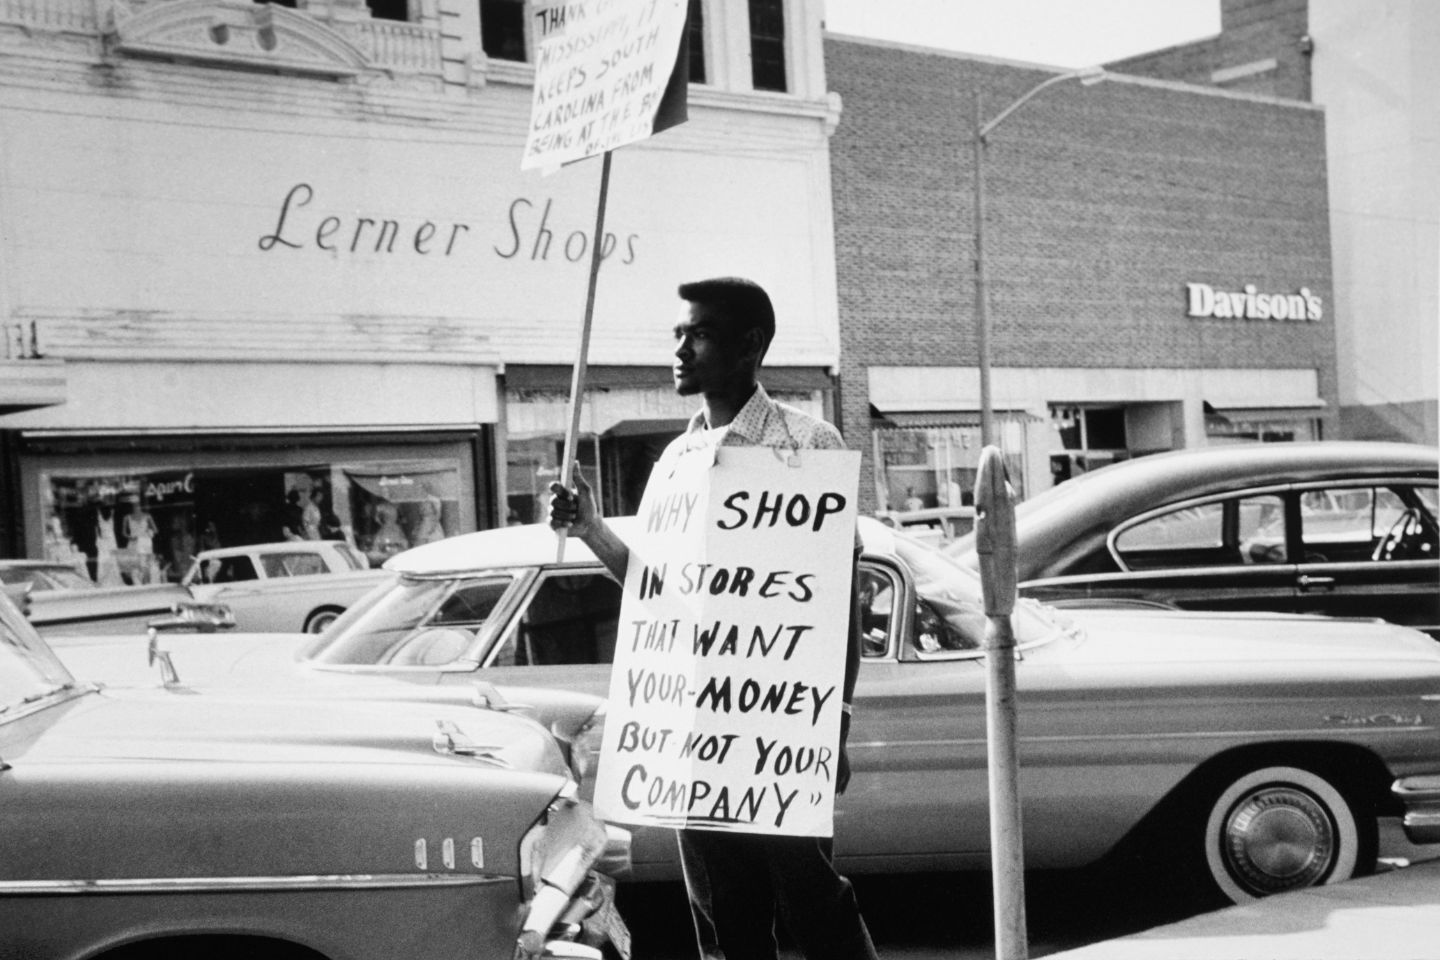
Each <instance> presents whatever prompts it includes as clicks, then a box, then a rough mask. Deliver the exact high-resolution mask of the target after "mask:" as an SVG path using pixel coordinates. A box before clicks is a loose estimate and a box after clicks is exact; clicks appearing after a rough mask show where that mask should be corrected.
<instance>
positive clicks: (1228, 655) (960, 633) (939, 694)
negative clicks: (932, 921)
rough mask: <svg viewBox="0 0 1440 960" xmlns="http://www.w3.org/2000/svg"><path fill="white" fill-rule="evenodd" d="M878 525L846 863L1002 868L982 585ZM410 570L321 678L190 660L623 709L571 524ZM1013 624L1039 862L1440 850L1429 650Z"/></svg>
mask: <svg viewBox="0 0 1440 960" xmlns="http://www.w3.org/2000/svg"><path fill="white" fill-rule="evenodd" d="M615 524H616V528H617V530H618V531H619V532H620V533H621V535H622V536H624V535H625V531H626V530H627V526H626V523H625V522H624V521H623V520H622V521H616V522H615ZM861 532H862V535H863V538H864V542H865V552H864V556H863V559H862V565H861V576H862V577H863V581H862V591H861V594H862V600H863V606H864V633H865V643H866V650H865V660H864V663H863V665H862V668H861V672H860V679H859V684H858V687H857V690H856V701H855V713H854V721H853V723H854V726H853V729H852V733H851V736H850V758H851V765H852V770H853V777H852V780H851V783H850V787H849V790H848V791H847V793H846V794H845V795H844V796H843V797H841V798H840V801H839V803H838V806H837V811H836V824H837V826H836V845H835V850H836V855H837V859H838V861H839V863H840V866H841V867H842V869H844V870H847V871H851V872H875V871H908V870H936V869H984V868H986V867H987V866H988V864H989V834H988V826H987V824H988V801H987V795H986V755H987V750H986V730H985V677H986V670H985V665H984V654H983V652H982V650H981V644H982V640H983V632H984V624H985V617H984V614H983V608H982V605H981V598H980V592H979V585H978V582H977V581H976V579H975V578H974V577H973V575H971V574H970V573H969V572H968V571H967V570H965V569H963V568H961V567H960V566H958V565H956V564H955V563H953V562H951V561H950V560H948V559H947V558H945V557H944V556H942V555H941V554H940V553H938V552H936V551H935V550H933V549H932V548H929V547H927V546H925V545H923V544H921V543H919V542H917V541H914V540H911V539H909V538H907V537H904V536H903V535H897V534H895V533H894V532H893V531H892V530H890V529H889V528H887V527H885V526H883V525H881V524H880V523H878V522H876V521H869V520H862V521H861ZM387 566H388V568H389V569H390V571H391V572H392V573H393V574H395V575H397V579H396V581H395V582H394V584H393V585H392V586H390V587H389V588H388V589H381V590H377V591H375V592H372V593H371V594H369V595H368V596H367V597H365V598H364V599H363V600H362V601H360V602H357V603H356V604H355V605H353V606H352V607H351V608H350V609H349V610H347V611H346V613H345V614H344V615H343V616H342V617H341V618H340V619H339V620H337V621H336V623H335V624H333V625H332V626H331V628H330V629H329V630H328V631H326V632H325V633H324V634H322V635H321V636H319V637H315V638H313V639H312V640H310V641H309V642H308V644H307V645H306V646H304V647H303V648H298V666H297V664H296V663H295V662H294V661H293V660H292V659H291V658H292V657H294V656H296V655H297V646H298V643H299V640H298V639H297V640H296V641H294V642H291V643H288V644H287V643H276V642H275V641H279V640H280V638H273V640H272V643H271V646H270V648H269V654H266V653H264V652H262V651H259V650H257V649H256V648H254V647H253V646H252V647H250V648H249V649H248V650H246V649H245V648H246V644H247V641H246V640H245V638H240V637H235V638H230V640H229V641H228V642H230V643H231V644H232V646H231V648H230V650H229V652H223V658H224V659H226V662H224V663H221V662H220V658H222V651H224V647H223V646H217V645H216V639H215V638H203V641H201V640H198V639H197V642H196V643H194V644H193V645H191V646H190V647H188V648H187V650H186V651H185V652H186V653H187V654H193V655H195V656H197V657H201V656H203V657H206V658H209V659H208V661H206V662H202V661H201V660H190V661H184V660H182V661H181V662H180V664H179V669H180V673H181V675H182V677H185V676H187V675H188V674H189V673H190V672H192V671H194V672H195V675H197V676H199V675H202V674H204V673H207V672H208V674H209V675H211V676H214V675H217V674H223V673H225V672H226V671H238V672H242V673H246V674H248V675H249V676H250V677H251V679H254V680H259V681H265V680H266V678H270V679H269V682H274V678H275V677H277V676H279V675H281V674H282V673H283V674H284V675H285V676H287V677H288V680H287V682H290V683H299V684H310V685H312V686H313V687H314V688H316V689H319V688H320V687H323V686H325V685H326V684H327V683H334V682H338V681H339V680H341V679H345V680H353V679H354V678H355V677H357V676H361V675H363V676H374V675H383V676H388V677H392V678H399V679H401V680H404V681H407V682H408V683H407V684H406V685H407V686H409V687H410V688H412V689H415V690H426V689H431V690H433V689H434V688H435V687H436V686H437V685H439V686H440V687H441V688H444V687H446V686H449V685H461V688H464V687H465V686H470V687H474V686H475V685H476V684H477V683H478V682H481V681H489V682H493V683H503V684H505V685H506V686H507V687H519V688H528V692H525V691H524V690H522V691H520V692H518V693H512V694H511V695H512V696H513V697H516V698H518V699H519V700H521V701H524V702H525V703H526V704H527V705H529V706H530V707H532V708H533V709H535V710H536V711H538V712H539V713H541V714H543V713H544V712H545V711H547V710H556V711H560V710H563V708H564V707H563V705H564V704H565V703H566V702H567V701H566V697H567V696H574V697H581V698H584V697H589V698H591V699H592V700H593V699H596V698H599V697H603V696H604V695H605V694H606V693H607V691H608V683H609V672H610V668H609V661H610V659H611V654H612V651H613V649H614V645H615V641H616V634H617V619H618V616H619V607H620V588H619V586H618V585H617V584H616V583H615V582H614V581H613V580H611V579H610V578H609V577H608V576H607V575H606V574H605V573H604V571H603V570H602V568H601V566H600V565H599V563H597V562H596V561H595V559H594V558H593V557H592V556H591V555H590V553H589V552H588V551H587V550H586V549H585V548H584V546H583V545H582V544H580V543H579V542H576V541H572V542H571V543H570V544H569V545H568V547H567V549H566V559H565V562H564V563H558V564H557V563H556V562H555V536H554V533H553V532H552V531H550V530H549V529H548V528H546V527H543V526H531V527H510V528H505V529H502V530H494V531H487V532H482V533H477V534H469V535H465V536H461V537H455V538H451V539H449V540H445V541H442V542H440V543H436V544H431V545H427V546H424V547H419V548H416V549H414V550H411V551H408V552H406V553H404V554H402V555H400V556H398V557H395V558H393V559H392V560H391V561H390V562H389V564H388V565H387ZM1014 624H1015V633H1016V636H1017V638H1018V642H1019V657H1020V662H1019V664H1018V665H1017V674H1018V683H1019V711H1020V737H1021V741H1020V760H1021V767H1022V769H1021V775H1020V786H1021V793H1022V796H1023V806H1024V837H1025V862H1026V865H1027V866H1028V867H1030V868H1069V867H1079V866H1082V865H1087V864H1092V863H1095V862H1097V861H1100V860H1102V859H1104V858H1107V857H1109V858H1110V859H1111V860H1112V861H1113V862H1116V863H1129V862H1131V858H1130V857H1129V856H1128V854H1129V853H1132V852H1133V853H1136V854H1139V855H1141V856H1140V859H1141V860H1142V861H1144V860H1148V861H1150V862H1152V863H1153V864H1154V865H1155V866H1156V867H1158V868H1159V869H1160V870H1162V871H1163V874H1164V876H1166V877H1167V878H1171V879H1173V878H1176V877H1190V878H1193V879H1194V880H1196V881H1197V882H1198V883H1199V884H1200V885H1201V886H1203V887H1207V888H1209V893H1210V894H1211V895H1212V896H1213V895H1215V894H1220V895H1223V896H1225V897H1227V898H1228V899H1230V900H1233V901H1243V900H1246V899H1249V898H1253V897H1258V896H1263V895H1266V894H1270V893H1275V892H1279V891H1283V890H1289V889H1293V888H1296V887H1304V886H1309V885H1313V884H1321V883H1329V882H1333V881H1337V880H1343V879H1346V878H1348V877H1351V876H1354V875H1357V874H1363V873H1365V872H1367V871H1369V870H1371V869H1372V868H1373V867H1374V866H1375V863H1376V856H1377V835H1378V826H1379V823H1380V821H1381V820H1382V818H1384V819H1386V820H1387V823H1388V822H1389V820H1390V818H1397V819H1399V820H1400V821H1402V822H1403V824H1404V830H1405V832H1406V833H1407V835H1408V838H1409V841H1410V842H1412V843H1415V844H1435V843H1440V645H1436V644H1435V643H1434V642H1433V641H1431V640H1430V639H1429V638H1428V637H1426V636H1425V635H1424V634H1421V633H1419V632H1416V631H1414V630H1411V629H1408V628H1404V627H1398V626H1393V625H1389V624H1382V623H1379V622H1375V621H1358V620H1332V619H1327V618H1322V617H1307V616H1294V615H1280V614H1256V615H1240V614H1214V613H1211V614H1199V613H1182V612H1174V611H1165V610H1144V609H1138V610H1137V609H1131V610H1124V611H1118V610H1083V611H1082V610H1064V611H1059V610H1056V609H1054V608H1051V607H1047V606H1045V605H1042V604H1040V603H1038V602H1034V601H1023V602H1022V603H1021V604H1020V606H1019V608H1018V609H1017V611H1016V615H1015V618H1014ZM253 639H256V640H258V639H259V638H253ZM75 652H76V653H77V654H78V653H80V652H81V651H80V649H79V648H77V650H76V651H75ZM92 652H96V651H93V650H92ZM61 653H62V655H65V654H66V651H65V650H64V649H63V648H62V649H61ZM108 653H109V655H110V657H111V662H110V663H109V665H108V666H107V667H106V669H119V668H120V667H121V666H129V667H130V668H132V669H133V670H137V671H138V670H141V669H143V667H144V663H143V660H142V659H141V657H140V656H139V655H138V653H134V652H132V653H129V654H123V656H124V658H125V659H124V663H123V664H121V663H119V662H118V661H117V660H116V659H115V658H116V657H119V656H122V654H121V653H120V652H118V651H116V650H115V649H113V648H111V649H109V651H108ZM547 698H548V699H547ZM570 702H571V703H572V707H571V708H572V709H573V702H574V701H570ZM582 702H583V701H582ZM600 719H603V715H601V716H600ZM561 726H564V727H565V729H564V730H563V731H560V730H559V727H561ZM552 729H557V732H561V733H562V736H563V738H564V739H567V740H570V741H573V745H572V762H573V763H574V764H575V765H576V767H577V768H578V769H579V770H580V772H581V773H585V774H589V773H592V772H593V759H594V758H593V747H594V744H595V743H596V742H598V738H596V737H595V736H594V729H593V725H592V729H590V730H589V731H588V732H586V731H583V730H582V731H580V732H579V733H578V734H577V733H576V724H575V723H574V718H573V717H570V718H566V719H565V720H563V722H562V721H559V720H557V721H552ZM1435 849H1436V850H1437V852H1440V848H1435ZM634 861H635V871H636V875H637V876H640V877H658V876H667V875H673V874H674V869H675V863H674V842H673V839H672V838H671V837H670V836H669V835H668V834H666V833H664V832H661V831H652V830H640V831H637V833H636V837H635V848H634Z"/></svg>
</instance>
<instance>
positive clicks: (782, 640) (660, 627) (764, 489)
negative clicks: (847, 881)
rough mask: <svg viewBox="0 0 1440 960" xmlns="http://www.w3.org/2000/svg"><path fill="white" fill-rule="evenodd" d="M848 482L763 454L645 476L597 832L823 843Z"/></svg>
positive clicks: (673, 462)
mask: <svg viewBox="0 0 1440 960" xmlns="http://www.w3.org/2000/svg"><path fill="white" fill-rule="evenodd" d="M712 464H713V466H712ZM859 470H860V454H859V453H857V452H855V451H850V450H804V451H800V452H799V455H798V458H792V457H791V455H790V452H789V451H788V450H785V451H776V450H772V449H769V448H764V447H721V448H719V449H718V450H717V449H715V448H710V447H707V448H705V449H704V450H700V451H695V452H692V453H689V454H684V455H679V456H677V457H666V458H662V459H661V461H660V462H659V463H658V464H656V466H655V469H654V471H653V472H652V474H651V477H650V482H649V484H648V485H647V487H646V489H645V496H644V499H643V500H642V502H641V504H640V520H641V523H640V532H639V533H638V534H637V535H636V536H635V537H634V538H633V539H632V540H631V541H630V543H629V547H630V566H629V569H628V572H627V576H626V580H625V593H624V599H623V601H622V606H621V613H620V629H619V636H618V641H617V644H616V652H615V662H614V667H613V672H612V673H611V680H610V703H609V707H608V713H607V716H606V720H605V736H604V741H603V743H602V747H601V761H600V769H599V773H598V776H597V780H596V787H595V804H596V807H597V809H598V810H599V811H600V813H601V815H602V816H604V817H605V818H607V819H609V820H613V821H616V822H620V823H631V824H642V825H644V824H649V825H658V826H667V827H682V826H683V827H690V828H696V829H710V830H729V831H736V832H743V833H768V834H788V835H797V836H830V835H831V834H832V832H833V830H834V803H835V774H836V770H837V762H838V757H837V755H836V750H837V747H838V744H839V737H840V714H841V703H842V701H843V699H844V691H843V684H844V674H845V652H846V648H847V644H848V633H847V631H848V629H849V617H850V605H851V593H850V590H851V574H852V557H853V555H854V548H855V516H856V509H855V493H856V489H857V486H858V479H859Z"/></svg>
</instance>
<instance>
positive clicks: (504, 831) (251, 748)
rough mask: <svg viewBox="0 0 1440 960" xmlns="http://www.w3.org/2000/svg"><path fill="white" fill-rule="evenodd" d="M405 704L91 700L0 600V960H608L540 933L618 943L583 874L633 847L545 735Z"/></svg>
mask: <svg viewBox="0 0 1440 960" xmlns="http://www.w3.org/2000/svg"><path fill="white" fill-rule="evenodd" d="M91 639H92V640H95V639H96V638H91ZM96 642H99V641H98V640H97V641H96ZM385 686H387V687H388V686H393V684H389V683H387V684H385ZM407 700H408V701H409V702H404V703H396V702H389V703H366V702H360V701H357V700H355V699H350V700H347V701H343V702H340V701H337V702H331V703H326V704H325V705H324V707H323V709H317V704H316V702H315V701H314V699H313V698H305V697H300V698H298V699H297V698H295V697H292V696H287V695H285V694H284V693H283V692H280V691H275V690H270V689H266V690H258V691H251V692H249V693H244V694H242V693H238V692H236V691H227V692H210V691H204V690H200V689H197V688H195V687H193V686H187V687H183V688H182V687H174V686H171V687H165V688H161V689H125V688H121V687H118V686H117V687H108V688H102V687H100V686H98V685H97V684H95V683H91V682H87V681H86V680H83V679H77V677H76V676H75V675H73V674H71V673H70V672H69V671H68V670H66V668H65V667H64V666H63V665H62V664H61V662H60V661H59V660H57V659H56V657H55V656H54V654H53V653H52V651H51V649H50V648H49V647H48V646H47V644H46V643H45V641H44V640H42V639H41V638H40V636H39V635H38V634H36V632H35V631H34V629H33V628H32V627H31V626H30V625H29V624H28V623H27V622H26V621H25V620H24V619H23V618H22V617H21V616H20V615H19V613H18V612H17V611H16V610H15V609H14V607H13V606H12V605H11V604H10V603H9V602H8V601H7V600H5V599H4V598H3V597H0V958H3V960H21V958H41V957H53V958H79V957H90V958H99V957H114V958H118V957H122V956H123V957H129V958H141V957H145V958H156V960H158V958H165V957H192V956H193V957H220V958H226V957H229V958H234V957H286V958H299V957H305V958H309V960H395V958H399V957H415V958H421V957H423V958H426V960H446V958H454V960H462V958H463V960H475V958H480V957H511V956H512V955H513V956H517V957H519V956H524V957H535V958H537V960H538V958H539V957H541V955H542V949H543V956H544V957H557V956H563V957H583V956H593V957H596V958H598V957H599V956H600V953H599V952H598V950H592V951H590V952H589V953H586V952H584V948H583V946H581V945H578V944H575V943H568V942H566V943H559V942H557V943H553V944H551V945H549V946H548V947H543V946H542V945H543V944H544V942H545V941H546V940H548V939H551V938H562V939H568V938H572V937H575V936H577V935H581V936H584V937H585V938H586V939H587V940H589V941H590V942H592V943H598V938H599V937H601V936H602V935H608V936H611V937H613V938H615V939H616V940H617V942H619V943H621V944H624V943H625V942H627V937H626V934H625V931H624V928H623V924H621V923H620V922H619V921H617V920H616V918H615V915H614V910H613V901H612V900H611V899H610V895H609V891H610V889H611V886H610V884H609V883H608V882H607V881H605V880H602V879H601V878H599V877H597V876H596V875H595V874H594V873H593V870H592V868H595V867H598V866H601V865H603V862H604V861H602V859H601V858H602V857H604V858H611V859H610V860H609V865H610V868H612V869H615V868H623V865H624V842H623V841H624V837H623V835H622V834H620V833H619V832H617V831H614V830H610V831H607V830H606V828H605V827H604V826H603V825H601V824H600V823H599V822H598V821H596V820H595V819H594V817H593V814H592V813H590V812H589V810H588V805H586V804H584V803H583V801H579V800H578V799H577V798H576V796H575V783H574V781H573V780H571V779H570V778H569V776H568V773H569V771H568V769H567V768H566V766H565V763H564V760H563V757H562V755H561V753H560V751H559V750H558V749H557V748H556V744H555V741H554V740H553V738H552V737H551V736H550V735H549V734H548V733H547V732H546V731H545V730H544V729H543V728H541V727H540V726H538V725H536V724H535V723H534V722H533V721H529V720H526V719H524V718H521V717H517V716H512V715H509V714H507V713H504V712H500V711H497V710H485V709H478V708H477V707H476V706H475V705H474V704H473V703H470V704H467V703H463V702H462V703H460V704H454V703H447V702H446V701H445V700H444V699H442V698H433V697H432V698H428V699H427V698H424V697H423V696H412V697H409V698H407ZM616 841H618V842H616ZM562 913H566V914H569V915H567V916H565V917H564V920H565V921H566V922H564V923H557V922H556V921H557V920H559V919H560V915H561V914H562ZM517 941H519V942H522V943H524V944H525V945H526V947H527V951H526V952H523V953H522V952H520V951H517V950H516V945H517Z"/></svg>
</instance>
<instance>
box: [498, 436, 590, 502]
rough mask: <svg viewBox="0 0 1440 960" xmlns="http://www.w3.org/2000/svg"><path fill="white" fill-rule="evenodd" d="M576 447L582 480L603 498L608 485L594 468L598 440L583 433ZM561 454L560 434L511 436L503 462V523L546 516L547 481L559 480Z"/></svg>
mask: <svg viewBox="0 0 1440 960" xmlns="http://www.w3.org/2000/svg"><path fill="white" fill-rule="evenodd" d="M576 447H577V450H576V460H578V461H579V463H580V468H581V469H582V470H584V471H585V479H586V480H587V481H588V482H589V483H590V485H591V486H592V487H594V488H595V489H596V490H597V491H599V492H601V494H602V501H603V491H604V490H605V487H606V485H607V484H606V482H605V481H606V478H605V477H603V476H601V473H600V471H598V470H596V467H595V465H596V463H598V462H599V460H598V449H599V448H598V441H597V439H596V438H595V437H593V436H582V437H581V438H580V440H579V442H578V443H577V444H576ZM564 456H565V437H564V436H563V435H561V434H546V435H544V436H539V437H530V438H527V439H516V438H515V437H513V436H512V437H511V438H510V442H509V443H508V444H507V448H506V461H505V471H506V472H505V481H506V482H505V507H506V516H505V522H506V524H517V523H540V522H541V521H543V520H544V519H545V517H546V514H547V512H548V510H549V504H550V484H552V483H554V482H555V481H556V480H559V479H560V461H561V458H562V457H564ZM606 512H607V513H610V512H611V511H609V510H607V511H606Z"/></svg>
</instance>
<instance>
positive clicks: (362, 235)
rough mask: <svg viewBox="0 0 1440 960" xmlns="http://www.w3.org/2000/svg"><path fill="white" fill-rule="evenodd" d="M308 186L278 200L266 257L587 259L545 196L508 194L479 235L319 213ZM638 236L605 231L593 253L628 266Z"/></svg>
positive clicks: (462, 225)
mask: <svg viewBox="0 0 1440 960" xmlns="http://www.w3.org/2000/svg"><path fill="white" fill-rule="evenodd" d="M315 198H316V194H315V188H314V187H312V186H311V185H310V184H308V183H297V184H295V186H293V187H291V188H290V189H289V191H287V192H286V194H285V197H284V199H282V200H281V201H280V209H279V211H278V214H277V215H276V219H275V226H274V228H273V229H272V230H271V231H270V232H269V233H266V234H264V235H263V236H261V237H260V239H259V242H258V246H259V248H260V249H261V250H262V251H264V252H266V253H270V252H274V251H283V250H297V251H299V250H314V251H320V252H322V253H326V254H329V255H330V256H332V257H337V256H342V255H345V256H348V255H355V256H363V255H375V254H381V255H391V256H398V255H401V254H413V255H418V256H422V257H430V256H434V257H463V256H475V255H477V254H482V255H483V253H484V251H485V249H486V248H488V250H489V254H490V255H493V256H496V257H499V258H500V259H502V260H515V259H529V260H535V261H545V262H551V261H554V262H559V261H562V260H564V261H568V262H570V263H581V262H588V257H589V253H590V242H591V235H590V233H589V232H587V231H585V230H584V229H566V224H565V221H564V220H563V218H562V212H561V211H560V210H559V209H557V208H556V205H555V201H554V199H553V198H551V197H546V198H544V199H543V200H533V199H531V198H529V197H516V198H515V199H514V200H511V201H510V204H509V207H508V209H507V210H506V213H505V216H504V218H503V222H502V223H501V224H500V225H499V226H498V230H497V236H498V239H496V237H488V236H481V235H480V233H479V231H477V230H476V229H475V228H473V227H472V225H471V224H469V223H466V222H464V221H458V220H450V221H443V222H436V221H433V220H420V219H416V220H397V219H395V218H391V217H369V216H365V215H363V214H355V215H352V216H346V217H341V216H338V215H335V214H327V215H323V216H322V215H319V214H316V213H314V212H313V211H310V210H307V209H306V208H307V207H309V206H310V205H311V203H312V202H313V201H314V200H315ZM639 241H640V235H639V234H636V233H631V234H627V235H626V236H625V237H624V238H623V239H622V238H621V237H619V236H617V235H616V234H613V233H610V232H609V231H606V233H605V240H604V243H603V245H602V246H601V248H600V255H601V258H602V259H609V258H611V257H615V258H616V259H617V260H618V262H619V263H621V264H623V265H627V266H628V265H630V264H633V263H634V262H635V258H636V256H637V252H638V249H639Z"/></svg>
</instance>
